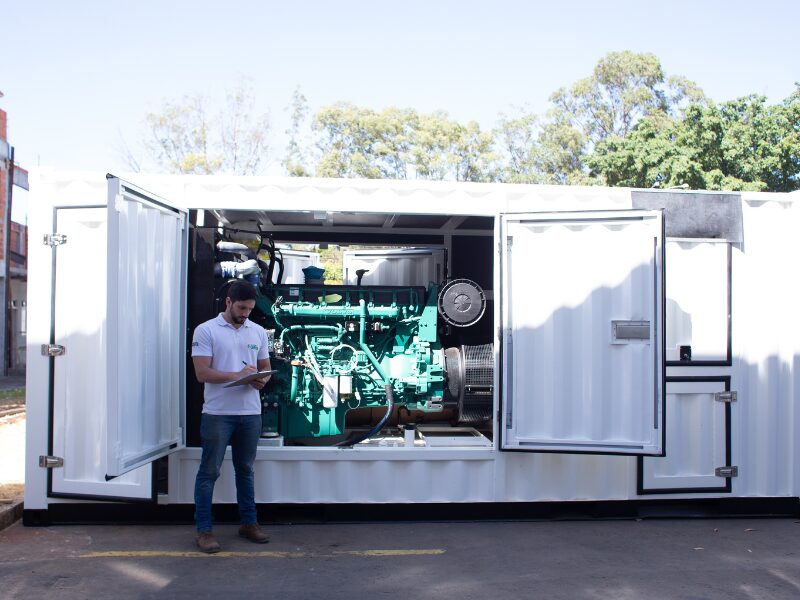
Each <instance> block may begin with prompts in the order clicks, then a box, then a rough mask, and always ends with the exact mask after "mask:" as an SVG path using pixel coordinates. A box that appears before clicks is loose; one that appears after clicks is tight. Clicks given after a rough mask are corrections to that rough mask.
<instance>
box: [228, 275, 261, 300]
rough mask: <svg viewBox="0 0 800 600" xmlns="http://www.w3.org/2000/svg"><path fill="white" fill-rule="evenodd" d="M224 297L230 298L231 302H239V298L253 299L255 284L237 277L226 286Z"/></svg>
mask: <svg viewBox="0 0 800 600" xmlns="http://www.w3.org/2000/svg"><path fill="white" fill-rule="evenodd" d="M225 296H226V297H228V298H230V299H231V302H239V301H240V300H255V299H256V286H254V285H253V284H252V283H248V282H246V281H242V280H241V279H237V280H236V281H234V282H233V283H231V285H230V286H229V287H228V292H227V293H226V294H225Z"/></svg>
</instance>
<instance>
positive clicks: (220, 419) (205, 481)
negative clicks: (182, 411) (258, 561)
mask: <svg viewBox="0 0 800 600" xmlns="http://www.w3.org/2000/svg"><path fill="white" fill-rule="evenodd" d="M260 435H261V415H209V414H205V413H203V415H202V417H201V419H200V442H201V444H202V446H203V458H202V459H201V461H200V468H199V469H198V470H197V479H196V480H195V484H194V505H195V506H194V520H195V522H196V523H197V531H211V524H212V517H211V499H212V497H213V495H214V483H216V481H217V478H218V477H219V470H220V467H221V466H222V460H223V458H225V448H227V446H228V444H230V446H231V454H232V455H233V469H234V472H235V473H236V502H237V503H238V504H239V518H240V519H241V522H242V524H245V525H246V524H250V523H255V522H256V518H257V517H256V501H255V489H254V485H253V481H254V477H253V463H255V461H256V450H257V448H258V438H259V436H260Z"/></svg>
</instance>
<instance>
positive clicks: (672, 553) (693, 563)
mask: <svg viewBox="0 0 800 600" xmlns="http://www.w3.org/2000/svg"><path fill="white" fill-rule="evenodd" d="M266 530H267V532H268V533H269V534H270V535H271V537H272V541H271V543H269V544H267V545H256V544H252V543H250V542H248V541H246V540H243V539H241V538H238V537H237V535H236V531H237V528H236V526H235V525H230V524H226V525H221V526H218V528H217V530H216V533H217V536H218V539H219V541H220V543H221V544H222V546H223V552H221V553H220V554H215V555H206V554H201V553H199V552H195V549H194V546H193V541H192V540H193V533H192V527H191V526H190V525H181V526H177V525H126V526H119V525H95V526H51V527H44V528H35V527H24V526H23V525H22V524H21V523H16V524H14V525H12V526H11V527H9V528H8V529H6V530H4V531H2V532H0V581H2V592H0V595H2V597H3V598H31V597H37V598H56V597H57V598H59V599H60V600H69V599H72V598H94V597H99V598H105V597H113V598H115V599H120V598H192V599H196V598H226V599H227V598H244V597H250V598H253V597H263V598H281V599H282V600H292V599H309V598H320V599H326V600H327V599H346V600H354V599H360V598H403V599H409V600H411V599H413V600H426V599H450V598H454V599H455V598H457V599H459V600H469V599H476V600H478V599H480V600H488V599H491V598H502V599H508V598H526V599H527V598H547V599H548V600H549V599H559V598H564V599H582V598H586V599H594V600H596V599H615V600H616V599H634V598H709V599H716V598H719V599H725V600H731V599H735V598H747V599H754V598H765V599H766V598H769V599H780V598H793V599H796V598H798V597H800V550H798V536H800V521H797V520H796V519H786V518H781V519H778V518H776V519H713V520H712V519H652V520H651V519H645V520H620V521H599V520H598V521H538V522H537V521H525V522H446V523H443V522H435V523H426V522H414V523H386V522H382V523H358V524H347V523H344V524H342V523H339V524H313V525H311V524H302V525H296V524H295V525H273V526H269V527H267V528H266Z"/></svg>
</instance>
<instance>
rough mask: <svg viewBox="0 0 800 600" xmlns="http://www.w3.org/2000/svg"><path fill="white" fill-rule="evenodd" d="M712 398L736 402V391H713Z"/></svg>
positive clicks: (719, 400)
mask: <svg viewBox="0 0 800 600" xmlns="http://www.w3.org/2000/svg"><path fill="white" fill-rule="evenodd" d="M714 400H716V401H717V402H736V392H715V393H714Z"/></svg>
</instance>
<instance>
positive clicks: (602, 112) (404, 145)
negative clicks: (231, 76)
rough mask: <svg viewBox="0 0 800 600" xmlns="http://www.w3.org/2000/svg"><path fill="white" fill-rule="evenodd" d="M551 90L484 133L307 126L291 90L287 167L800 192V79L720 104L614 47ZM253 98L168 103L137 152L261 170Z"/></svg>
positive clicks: (182, 163)
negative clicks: (768, 95)
mask: <svg viewBox="0 0 800 600" xmlns="http://www.w3.org/2000/svg"><path fill="white" fill-rule="evenodd" d="M550 99H551V102H552V106H551V108H550V110H548V111H547V112H546V114H544V115H541V116H537V115H535V114H533V113H531V112H530V111H525V110H522V109H518V110H517V111H516V112H515V113H514V114H512V115H510V116H506V115H500V119H499V122H498V124H497V127H496V128H495V129H494V130H491V131H482V130H481V128H480V126H479V125H478V124H477V123H476V122H474V121H471V122H467V123H462V122H459V121H456V120H454V119H451V118H450V117H449V116H448V114H447V113H446V112H444V111H436V112H433V113H430V114H424V113H419V112H417V111H416V110H414V109H411V108H395V107H390V108H386V109H384V110H381V111H376V110H372V109H370V108H366V107H360V106H357V105H355V104H351V103H347V102H340V103H337V104H333V105H330V106H326V107H323V108H321V109H320V110H318V111H317V112H316V114H315V115H314V116H313V118H312V119H310V123H309V116H310V110H309V105H308V101H307V99H306V97H305V96H304V95H303V94H302V93H301V91H300V89H299V88H298V89H296V90H295V91H294V93H293V94H292V98H291V101H290V104H289V107H288V108H287V110H288V111H289V112H290V118H291V122H290V126H289V128H288V129H287V130H286V134H287V136H288V138H289V141H288V144H287V147H286V152H285V156H284V158H283V159H282V161H281V163H282V165H283V167H284V169H285V170H286V173H287V174H289V175H292V176H301V177H302V176H310V175H312V174H313V175H316V176H319V177H352V178H370V179H387V178H390V179H430V180H451V181H475V182H489V181H505V182H509V183H538V184H575V185H591V184H606V185H612V186H616V185H621V186H631V187H670V186H676V185H688V186H689V187H691V188H696V189H712V190H717V189H726V190H770V191H790V190H795V189H800V181H798V173H799V172H800V139H799V138H800V87H798V89H797V90H796V91H795V92H794V93H793V94H792V95H791V96H789V98H787V99H786V100H785V101H784V102H783V103H781V104H778V105H775V106H770V105H768V104H767V102H766V99H765V98H764V97H763V96H758V95H751V96H745V97H742V98H738V99H736V100H732V101H729V102H725V103H722V104H719V105H715V104H714V103H713V102H710V101H709V100H707V99H706V98H705V96H704V95H703V92H702V91H701V90H700V88H699V87H698V86H697V85H696V84H695V83H693V82H692V81H690V80H688V79H686V78H685V77H681V76H674V75H673V76H667V75H666V74H665V73H664V70H663V68H662V66H661V63H660V61H659V60H658V58H657V57H656V56H654V55H653V54H637V53H634V52H630V51H622V52H611V53H609V54H607V55H606V56H604V57H603V58H602V59H600V60H599V61H598V62H597V64H596V65H595V67H594V69H593V70H592V73H591V74H590V75H589V76H587V77H584V78H582V79H580V80H578V81H576V82H575V83H574V84H573V85H571V86H568V87H564V88H561V89H558V90H556V91H555V92H554V93H553V94H552V95H551V98H550ZM253 107H254V102H253V97H252V93H251V91H250V89H249V88H247V87H246V86H244V85H240V86H239V88H238V89H237V90H236V91H234V92H233V93H231V94H228V97H227V104H226V106H225V108H224V109H223V110H222V111H221V112H220V113H219V114H218V115H217V116H216V117H215V118H209V117H208V110H207V99H206V98H204V97H203V96H200V95H196V96H191V97H187V98H184V99H183V100H182V101H180V102H165V103H164V105H163V107H162V109H161V110H160V111H158V112H154V113H149V114H147V115H146V118H145V123H146V125H147V127H148V137H147V139H146V140H145V147H146V149H147V150H148V152H149V154H150V156H151V158H152V159H153V160H154V161H155V162H156V164H157V165H158V166H159V167H160V168H162V169H164V170H167V171H170V172H177V173H203V174H211V173H235V174H256V173H258V172H259V171H260V170H261V169H263V167H264V164H265V161H266V159H267V157H268V150H269V149H268V143H267V141H268V134H269V122H268V117H267V115H261V116H255V115H253V112H254V111H253ZM127 154H128V163H129V165H130V166H132V167H133V168H135V169H136V170H138V161H136V160H134V158H133V155H132V154H131V153H130V151H127Z"/></svg>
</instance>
